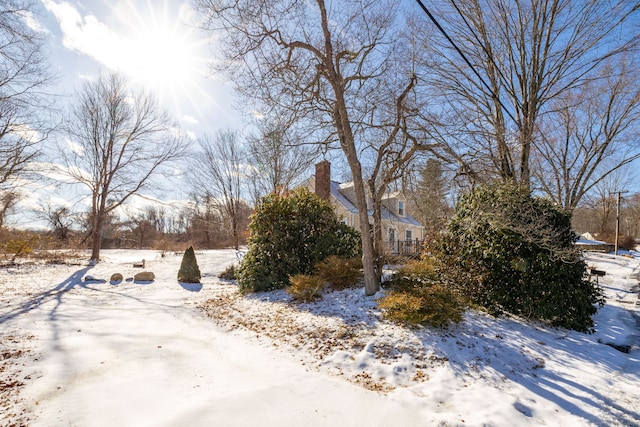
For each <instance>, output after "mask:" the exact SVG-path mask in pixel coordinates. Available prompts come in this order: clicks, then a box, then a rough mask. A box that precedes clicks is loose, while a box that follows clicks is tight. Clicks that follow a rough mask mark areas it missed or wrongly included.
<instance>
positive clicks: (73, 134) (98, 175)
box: [62, 74, 184, 262]
mask: <svg viewBox="0 0 640 427" xmlns="http://www.w3.org/2000/svg"><path fill="white" fill-rule="evenodd" d="M67 133H68V134H69V137H70V146H69V147H65V148H64V149H63V150H62V158H63V160H64V163H65V166H66V172H67V173H68V174H69V175H70V176H71V177H72V178H73V179H74V180H75V181H76V182H78V183H80V184H82V185H84V186H85V187H87V188H88V190H89V192H90V193H91V211H90V215H89V217H90V219H91V228H90V237H91V245H92V251H91V260H93V261H94V262H97V261H99V260H100V246H101V242H102V235H103V226H104V224H105V221H106V219H107V218H108V216H109V215H110V214H112V213H113V212H114V211H115V209H117V208H118V207H119V206H121V205H122V204H123V203H125V202H126V201H127V200H128V199H129V198H130V197H131V196H133V195H134V194H137V193H139V192H140V191H141V190H143V189H145V188H148V187H149V186H150V185H151V184H152V178H153V177H154V176H155V175H157V174H159V173H160V172H161V171H162V167H163V166H165V165H167V164H168V163H169V162H171V161H172V160H175V159H176V158H178V157H179V156H180V155H182V153H183V152H184V143H183V139H182V137H181V136H180V134H179V133H178V132H177V131H176V128H175V126H174V125H173V123H172V121H171V120H170V118H169V116H168V115H167V113H165V112H164V111H162V110H161V109H160V107H159V105H158V103H157V101H156V99H155V98H154V97H153V96H152V95H151V94H149V93H146V92H144V91H132V90H130V89H129V88H128V85H127V82H126V80H125V79H124V78H123V77H122V76H120V75H118V74H110V75H108V76H100V77H99V78H98V79H97V80H95V81H90V82H87V83H85V84H84V85H83V87H82V89H81V90H80V92H79V93H78V94H77V97H76V101H75V104H74V105H73V107H72V111H71V114H70V117H69V119H68V126H67Z"/></svg>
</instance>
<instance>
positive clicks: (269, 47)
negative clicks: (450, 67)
mask: <svg viewBox="0 0 640 427" xmlns="http://www.w3.org/2000/svg"><path fill="white" fill-rule="evenodd" d="M197 4H198V5H199V7H200V10H201V11H202V12H203V15H204V16H206V17H207V18H208V21H207V22H206V23H205V27H206V29H208V30H210V31H216V30H222V32H221V35H222V43H223V47H222V50H221V52H222V56H223V58H221V61H220V62H218V64H222V66H223V67H226V69H227V71H230V73H229V74H230V75H231V77H232V78H233V80H234V81H235V83H236V85H237V87H238V89H239V91H240V93H241V94H242V95H244V96H245V97H246V98H249V99H251V100H253V102H257V103H261V104H262V105H264V106H266V108H270V107H273V106H277V110H278V111H279V112H285V113H286V117H288V118H291V120H295V121H296V123H297V124H298V125H299V126H302V127H303V128H304V129H305V130H307V131H309V132H310V133H311V134H313V135H314V137H315V138H316V141H317V142H318V143H320V144H325V145H326V146H331V147H334V146H336V145H337V146H338V147H339V148H340V149H341V150H342V153H343V155H344V156H345V157H346V160H347V163H348V165H349V169H350V172H351V177H352V179H353V183H354V190H355V205H356V207H357V209H358V212H359V222H360V231H361V236H362V249H363V266H364V278H365V292H366V294H367V295H372V294H374V293H375V292H377V290H378V289H379V286H380V283H379V279H378V276H377V275H376V271H375V263H376V255H375V248H374V243H373V238H372V235H371V233H370V230H369V215H368V206H367V187H370V184H372V185H374V188H375V189H376V194H377V193H378V192H382V193H383V192H384V189H383V188H382V187H380V186H379V185H385V184H384V183H385V182H388V176H389V177H392V176H394V175H395V172H394V169H395V168H394V167H393V166H392V163H391V162H388V163H387V165H388V166H389V169H388V170H387V171H385V172H384V173H382V169H383V167H382V165H383V164H384V163H385V160H384V158H385V156H387V154H389V155H391V157H394V158H395V159H396V160H398V161H404V160H406V159H409V158H410V157H411V155H408V154H407V152H408V151H410V150H412V147H413V144H415V143H416V142H417V141H419V140H418V139H417V138H408V137H407V135H406V134H405V133H406V132H407V130H408V129H410V128H413V126H410V125H409V124H408V123H407V121H408V119H407V118H406V116H405V114H406V113H407V112H408V111H410V110H411V108H410V96H409V95H410V94H411V93H413V89H414V87H415V85H416V83H417V79H416V78H415V75H414V74H413V72H412V70H411V63H412V62H411V61H407V58H406V57H403V58H402V62H400V64H404V66H403V67H396V68H394V66H397V65H398V64H399V62H398V52H400V51H402V50H403V46H404V45H405V44H404V43H403V40H400V37H399V34H400V29H399V27H398V25H397V24H398V22H397V19H398V14H397V11H398V10H399V2H397V1H390V2H389V1H380V0H368V1H365V2H362V1H360V0H345V1H342V2H340V3H339V4H338V3H334V2H326V1H325V0H315V1H312V2H306V1H300V0H276V1H266V0H258V1H254V0H238V1H236V0H199V1H198V2H197ZM376 91H380V92H381V93H384V94H385V102H384V105H379V104H377V103H376V102H374V101H375V100H378V99H381V97H378V96H376V93H377V92H376ZM398 114H399V115H400V116H398ZM311 129H315V132H312V131H311ZM395 148H399V149H400V150H402V151H403V152H402V153H397V152H396V151H395ZM365 151H366V153H365ZM369 151H373V152H369ZM379 156H380V158H379ZM378 159H380V164H379V163H378V161H377V160H378ZM364 161H366V162H368V164H369V165H370V170H372V171H374V172H375V171H376V170H377V171H379V174H376V175H374V174H372V175H370V176H366V174H365V171H364V169H365V168H364V167H363V162H364ZM383 175H385V176H383ZM387 175H388V176H387Z"/></svg>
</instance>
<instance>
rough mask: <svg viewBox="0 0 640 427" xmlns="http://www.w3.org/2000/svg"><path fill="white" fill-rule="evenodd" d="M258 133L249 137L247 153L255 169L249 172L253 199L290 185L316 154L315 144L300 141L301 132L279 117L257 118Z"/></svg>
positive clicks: (302, 172)
mask: <svg viewBox="0 0 640 427" xmlns="http://www.w3.org/2000/svg"><path fill="white" fill-rule="evenodd" d="M257 127H258V134H257V135H254V136H252V137H250V138H249V139H248V142H249V147H248V148H249V157H250V159H251V164H252V165H253V167H254V168H255V169H256V173H254V174H252V176H251V177H252V179H253V182H252V183H251V185H252V186H253V193H254V199H255V200H254V203H255V202H256V201H257V199H258V198H260V197H262V196H264V195H267V194H270V193H278V192H280V191H282V190H286V189H288V188H293V186H294V185H295V183H296V181H298V180H300V179H301V177H303V176H304V175H305V172H306V171H307V170H308V169H309V167H310V166H311V165H312V164H313V162H314V161H315V159H316V156H317V155H318V151H319V150H318V147H317V145H311V144H309V145H304V144H301V143H300V142H301V141H302V140H303V138H304V136H303V135H301V134H300V133H297V132H296V129H295V127H293V126H292V125H291V124H288V123H285V122H284V120H282V119H280V118H277V117H276V118H271V117H265V118H263V119H261V120H260V121H259V122H258V126H257Z"/></svg>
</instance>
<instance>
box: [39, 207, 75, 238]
mask: <svg viewBox="0 0 640 427" xmlns="http://www.w3.org/2000/svg"><path fill="white" fill-rule="evenodd" d="M40 216H41V217H42V218H43V219H45V220H46V221H47V222H48V223H49V225H50V226H51V228H52V229H53V234H54V236H55V237H56V238H57V239H59V240H60V241H62V242H66V241H68V240H69V237H70V236H71V226H72V225H73V221H74V220H73V215H72V213H71V211H70V210H69V208H67V207H66V206H59V207H57V208H54V207H52V206H51V205H50V204H47V206H46V208H44V210H43V211H42V212H41V214H40Z"/></svg>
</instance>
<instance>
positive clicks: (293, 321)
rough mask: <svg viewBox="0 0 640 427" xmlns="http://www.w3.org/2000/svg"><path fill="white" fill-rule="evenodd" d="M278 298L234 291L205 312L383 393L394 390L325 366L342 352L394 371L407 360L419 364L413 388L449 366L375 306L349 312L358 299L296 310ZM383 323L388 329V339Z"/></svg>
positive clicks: (335, 295)
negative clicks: (433, 371)
mask: <svg viewBox="0 0 640 427" xmlns="http://www.w3.org/2000/svg"><path fill="white" fill-rule="evenodd" d="M271 294H273V293H271ZM275 295H276V296H275V297H272V296H270V295H269V294H251V295H249V296H243V295H241V294H240V293H238V292H234V291H230V292H227V293H221V294H220V295H219V296H217V297H216V298H213V299H210V300H208V301H206V302H205V303H204V304H203V305H202V306H201V307H200V308H201V309H203V310H204V312H205V313H206V314H207V315H208V316H209V317H210V318H211V319H212V320H214V321H215V323H217V324H218V325H220V326H223V327H225V328H227V329H228V330H243V331H246V332H249V333H250V334H251V335H253V336H254V337H257V338H259V339H264V338H266V339H268V340H269V341H270V342H271V343H272V345H273V346H274V347H278V348H283V349H285V350H286V349H292V350H297V351H299V353H300V354H301V355H302V356H301V358H302V359H301V362H302V363H303V364H305V365H307V366H308V365H311V366H314V367H316V368H317V369H319V370H323V369H327V370H328V371H329V372H331V373H333V374H337V375H341V376H344V377H345V378H346V379H348V380H349V381H352V382H354V383H357V384H359V385H361V386H363V387H365V388H367V389H369V390H374V391H378V392H383V393H386V392H389V391H391V390H393V389H394V388H395V386H394V385H391V384H389V383H387V382H386V381H385V380H384V379H383V378H377V377H374V376H373V374H372V373H370V372H366V371H362V372H346V371H343V370H341V369H340V368H335V366H330V365H331V363H329V364H328V365H327V364H326V363H325V360H327V359H328V358H331V357H332V356H334V355H335V354H336V353H337V352H340V351H344V352H348V353H351V354H353V353H359V352H369V353H373V355H374V356H375V358H376V360H377V361H378V362H379V363H382V364H387V365H390V364H392V363H394V362H396V361H398V360H399V359H400V358H402V357H403V356H405V355H408V356H410V357H411V358H412V359H413V360H414V361H415V363H414V365H415V374H414V375H413V376H412V378H410V382H411V383H412V384H417V383H420V382H424V381H427V380H428V379H429V375H428V374H427V372H428V371H429V370H430V369H433V368H434V367H435V366H440V365H442V364H443V363H445V362H446V361H445V360H443V359H441V358H437V357H436V358H434V357H431V356H429V355H427V354H426V352H425V349H424V345H423V344H422V343H421V342H420V340H419V339H417V338H416V336H415V335H413V334H412V333H410V332H408V331H407V330H406V328H402V327H399V326H396V325H393V324H392V323H386V322H384V321H383V320H382V319H381V318H380V313H379V310H377V308H376V305H375V303H372V305H371V308H370V309H369V310H368V311H367V312H366V313H362V312H359V313H349V312H345V310H344V307H345V306H349V302H347V301H346V300H345V299H346V298H353V297H354V295H360V294H359V293H355V292H352V293H349V291H344V292H342V291H334V292H328V293H326V294H325V296H324V299H323V301H322V303H309V304H301V303H295V304H292V303H291V302H289V299H288V298H287V297H286V296H284V297H283V296H281V295H286V294H285V293H284V292H282V291H280V293H277V292H276V293H275ZM360 298H364V296H360ZM333 301H335V303H334V302H333ZM380 322H383V323H384V327H383V328H384V332H383V333H382V332H381V331H380V327H379V325H380ZM374 325H377V326H374Z"/></svg>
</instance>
